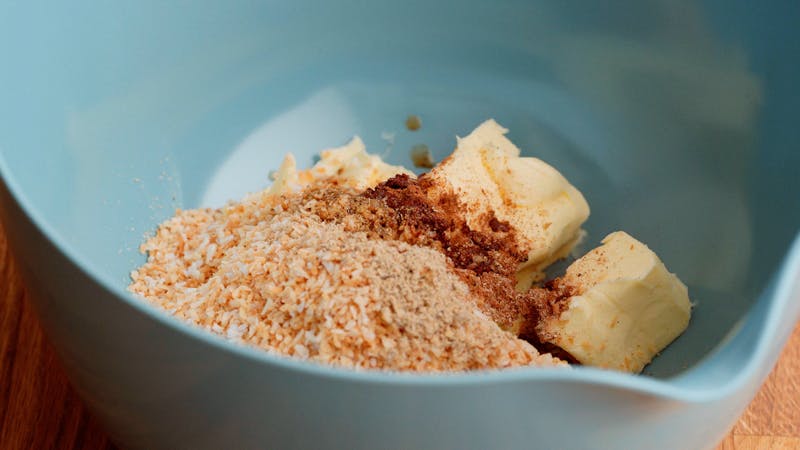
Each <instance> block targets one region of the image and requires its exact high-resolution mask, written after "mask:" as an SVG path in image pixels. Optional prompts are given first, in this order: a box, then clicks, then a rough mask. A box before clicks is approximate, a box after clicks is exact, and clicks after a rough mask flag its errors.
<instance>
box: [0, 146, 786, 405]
mask: <svg viewBox="0 0 800 450" xmlns="http://www.w3.org/2000/svg"><path fill="white" fill-rule="evenodd" d="M7 151H8V150H7V149H6V150H4V149H1V148H0V182H2V183H3V184H4V185H5V186H6V188H7V189H8V192H9V193H10V195H11V198H12V200H13V201H14V202H15V203H16V205H17V207H19V208H20V210H21V211H22V212H23V215H24V216H25V218H26V219H27V220H28V221H29V222H30V225H32V226H33V227H34V228H35V229H36V230H37V231H38V232H39V233H41V235H42V237H43V238H44V239H45V240H46V241H47V242H49V243H50V244H51V245H52V246H53V247H55V249H56V250H57V251H59V252H60V253H61V254H62V255H63V256H64V257H65V258H66V259H67V260H69V261H71V262H72V263H73V264H75V266H76V267H77V268H78V270H80V271H81V272H82V273H83V274H84V275H85V276H86V277H87V278H88V279H89V280H91V281H92V282H94V283H95V284H96V285H97V286H98V287H100V288H102V289H103V290H104V291H106V293H107V294H109V295H110V296H113V297H115V298H116V299H117V300H119V301H122V302H124V303H125V304H127V305H128V306H130V307H132V308H134V309H135V310H137V311H138V312H139V313H141V314H143V315H144V316H146V317H147V318H149V319H152V320H154V321H156V322H157V323H159V324H160V325H162V326H166V327H169V328H171V329H173V330H175V331H177V332H179V333H182V334H183V335H184V336H185V337H188V338H190V339H193V340H196V341H199V342H200V343H203V344H205V345H209V346H212V347H214V348H216V349H218V350H221V351H224V352H228V353H231V354H234V355H236V356H238V357H242V358H245V359H247V360H248V361H250V362H252V363H256V364H259V365H264V366H277V367H278V368H282V369H286V370H290V371H296V372H299V373H302V374H304V375H309V376H317V377H325V378H333V379H337V380H340V381H346V382H354V383H364V384H373V385H397V386H431V387H433V386H448V387H453V386H476V385H491V384H500V383H504V384H505V383H521V382H534V381H539V382H558V383H579V384H586V385H594V386H600V387H607V388H616V389H619V390H624V391H631V392H635V393H640V394H645V395H650V396H653V397H659V398H663V399H668V400H676V401H682V402H687V403H705V402H712V401H716V400H720V399H722V398H725V397H727V396H730V395H732V394H734V393H736V392H737V391H739V390H740V389H742V388H744V387H746V384H748V383H749V381H750V380H751V379H753V378H755V377H758V376H759V375H760V374H761V370H762V369H763V366H764V365H765V364H769V366H770V368H771V367H772V364H773V363H774V361H772V362H770V361H769V355H770V348H771V347H773V346H774V345H775V341H776V339H781V342H778V343H777V344H778V345H780V346H781V347H782V345H783V344H784V343H785V339H786V338H788V336H783V337H781V336H778V335H777V333H778V331H777V329H779V328H780V327H779V324H780V323H781V322H783V321H784V320H785V317H783V311H784V310H785V309H786V308H787V306H788V305H789V304H790V302H791V301H792V297H793V295H797V296H798V299H797V300H798V301H800V232H798V233H797V234H796V235H795V237H794V239H793V243H792V244H791V246H790V248H789V250H788V252H787V253H786V255H785V257H784V260H783V262H782V263H781V265H780V266H779V267H778V270H777V274H776V277H777V278H776V280H777V283H776V285H775V291H774V293H773V294H772V296H771V298H769V299H766V300H760V301H768V302H769V305H768V309H767V311H766V317H765V319H764V321H763V325H762V326H761V329H760V331H759V332H758V335H757V337H756V342H755V346H754V347H755V350H754V351H753V352H752V353H751V354H750V355H749V357H748V359H747V360H746V362H745V363H744V364H742V368H741V370H739V371H738V373H737V374H736V375H734V376H733V377H731V378H730V379H729V380H728V381H727V382H725V383H722V384H720V385H717V386H714V387H712V388H700V387H690V386H679V385H676V384H674V383H672V382H670V380H674V379H676V378H679V377H681V376H684V375H686V374H687V373H689V372H691V371H692V370H693V369H695V368H697V367H698V366H700V365H702V364H703V363H704V362H705V361H707V360H708V359H710V358H712V357H713V356H714V355H715V354H717V353H718V352H719V351H721V350H722V349H723V348H725V347H726V345H727V344H728V343H729V342H730V341H731V340H732V338H733V337H735V336H736V335H737V334H738V332H739V330H741V326H739V327H735V329H734V330H732V331H731V332H729V333H728V336H727V337H726V338H724V339H723V340H722V341H721V342H720V343H718V344H717V345H716V347H715V348H714V349H713V350H712V351H711V352H709V354H707V355H706V356H704V357H703V358H702V359H701V360H700V361H698V362H696V363H695V364H694V365H692V366H690V367H688V368H687V369H686V370H684V371H682V372H680V373H679V374H677V375H675V376H672V377H670V378H666V379H656V378H652V377H648V376H644V375H638V374H637V375H634V374H628V373H623V372H617V371H612V370H603V369H598V368H594V367H585V366H581V367H573V368H571V369H564V368H540V367H521V368H512V369H502V370H479V371H472V372H459V373H401V372H389V371H368V370H352V369H347V368H342V367H334V366H328V365H323V364H319V363H313V362H308V361H302V360H297V359H293V358H287V357H285V356H281V355H277V354H273V353H270V352H267V351H264V350H260V349H256V348H253V347H248V346H245V345H242V344H237V343H234V342H231V341H229V340H227V339H225V338H223V337H222V336H217V335H215V334H213V333H211V332H209V331H206V330H204V329H201V328H200V327H196V326H193V325H190V324H188V323H185V322H184V321H182V320H180V319H178V318H176V317H174V316H172V315H170V314H168V313H167V312H166V311H162V310H160V309H158V308H157V307H155V306H153V305H151V304H150V303H148V302H146V301H144V300H143V299H141V298H139V297H137V296H136V295H134V294H133V293H131V292H129V291H128V290H126V289H121V288H120V287H119V286H118V285H117V284H116V283H114V282H113V281H112V280H111V279H110V277H109V276H107V275H105V274H104V273H103V272H102V271H100V270H98V267H97V265H96V264H95V263H94V262H92V261H91V260H89V258H87V257H86V256H85V255H84V254H83V253H82V252H81V251H80V250H79V249H78V248H76V246H74V245H72V244H70V243H69V242H68V241H67V240H66V239H65V238H64V236H63V235H62V234H61V233H60V232H59V230H58V229H57V228H56V227H55V226H53V224H51V223H49V222H48V221H47V220H45V218H44V215H43V214H42V213H41V211H40V210H39V208H38V207H37V206H36V205H35V204H34V203H33V202H32V201H30V199H29V198H28V197H27V196H26V194H25V192H24V190H23V189H22V187H21V185H20V183H19V182H18V181H17V180H16V179H15V177H14V175H13V173H12V171H11V168H10V166H9V164H8V162H7V161H6V158H5V156H4V154H5V152H7ZM796 319H797V318H793V319H792V320H793V321H794V320H796ZM764 376H765V374H764Z"/></svg>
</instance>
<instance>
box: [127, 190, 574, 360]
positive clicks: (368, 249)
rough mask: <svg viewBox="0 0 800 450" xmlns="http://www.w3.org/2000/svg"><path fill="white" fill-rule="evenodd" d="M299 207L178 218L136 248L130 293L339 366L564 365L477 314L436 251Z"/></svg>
mask: <svg viewBox="0 0 800 450" xmlns="http://www.w3.org/2000/svg"><path fill="white" fill-rule="evenodd" d="M301 201H302V196H299V195H290V196H283V197H281V198H279V199H277V200H273V199H271V197H269V196H267V195H266V194H264V195H254V196H251V197H248V198H246V199H245V200H243V201H242V202H238V203H230V204H229V205H227V206H225V207H223V208H220V209H199V210H189V211H178V213H177V214H176V216H175V217H174V218H172V219H170V220H168V221H166V222H165V223H163V224H162V225H161V226H160V227H159V229H158V231H157V233H156V235H155V236H153V237H152V238H150V239H149V240H148V241H147V242H145V243H144V244H143V245H142V251H145V252H147V254H148V260H147V262H146V263H145V264H144V265H143V266H142V267H140V268H139V269H137V270H136V271H134V272H133V273H132V280H133V281H132V283H131V285H130V290H131V291H132V292H134V293H136V294H139V295H141V296H142V297H144V298H145V299H147V300H148V301H150V302H152V303H153V304H155V305H157V306H159V307H161V308H163V309H165V310H166V311H168V312H169V313H171V314H173V315H175V316H177V317H179V318H181V319H184V320H186V321H188V322H190V323H193V324H195V325H198V326H201V327H203V328H206V329H208V330H210V331H212V332H214V333H217V334H219V335H222V336H224V337H226V338H228V339H231V340H234V341H238V342H241V343H244V344H248V345H253V346H256V347H259V348H262V349H264V350H267V351H270V352H275V353H278V354H281V355H286V356H292V357H296V358H301V359H308V360H312V361H317V362H321V363H327V364H333V365H338V366H344V367H351V368H364V369H384V370H402V371H461V370H472V369H490V368H503V367H512V366H523V365H555V364H562V362H561V361H559V360H558V359H556V358H553V357H552V356H550V355H540V354H539V352H538V351H537V350H536V349H535V348H534V347H533V346H532V345H531V344H529V343H528V342H526V341H524V340H522V339H519V338H517V337H515V336H514V335H512V334H511V333H509V332H506V331H503V330H501V329H500V327H499V326H498V325H497V324H495V323H494V322H493V321H492V320H491V319H489V318H488V317H487V316H486V315H484V314H483V313H482V312H481V311H480V310H479V309H478V307H477V306H476V301H475V299H474V298H472V297H471V295H472V294H471V292H470V290H469V288H468V287H467V285H466V284H465V283H464V282H463V281H462V280H461V279H460V278H459V277H458V275H456V273H455V272H454V270H453V267H452V264H451V262H450V261H449V260H448V258H447V257H446V256H445V255H444V254H442V253H441V252H439V251H437V250H435V249H432V248H429V247H421V246H416V245H410V244H408V243H405V242H401V241H394V240H381V239H374V238H370V237H369V236H368V235H367V234H366V233H363V232H353V231H347V230H346V229H345V228H344V227H343V225H342V224H339V223H335V222H325V221H323V220H321V219H320V217H319V216H318V215H316V214H314V213H312V212H309V211H307V210H304V209H303V208H302V207H298V203H299V202H301Z"/></svg>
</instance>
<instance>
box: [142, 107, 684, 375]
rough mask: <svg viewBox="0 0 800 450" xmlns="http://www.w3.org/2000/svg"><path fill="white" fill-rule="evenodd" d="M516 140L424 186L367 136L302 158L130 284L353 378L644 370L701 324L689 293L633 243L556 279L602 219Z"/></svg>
mask: <svg viewBox="0 0 800 450" xmlns="http://www.w3.org/2000/svg"><path fill="white" fill-rule="evenodd" d="M504 134H505V130H504V129H502V128H501V127H500V126H499V125H497V124H496V123H495V122H494V121H491V120H490V121H487V122H485V123H484V124H482V125H481V126H480V127H478V128H477V129H476V130H475V131H474V132H473V133H472V134H470V135H469V136H467V137H466V138H463V139H460V140H459V142H458V147H457V148H456V150H455V151H454V152H453V154H452V155H451V156H449V157H448V158H446V159H445V160H443V161H442V162H441V163H439V164H438V165H437V166H435V167H434V168H433V169H432V170H431V171H430V172H429V173H427V174H424V175H422V176H421V177H419V178H417V177H415V176H414V174H413V173H411V172H409V171H408V170H406V169H404V168H402V167H400V166H392V165H389V164H386V163H385V162H383V161H382V160H381V159H380V158H379V157H377V156H375V155H370V154H368V153H366V150H365V148H364V145H363V143H362V142H361V141H360V139H358V138H355V139H353V141H351V142H350V143H349V144H348V145H346V146H344V147H340V148H334V149H329V150H325V151H323V152H322V153H321V154H320V161H319V162H318V163H317V164H315V165H314V166H313V167H311V168H310V169H307V170H300V171H298V170H297V168H296V164H295V161H294V158H293V157H292V156H291V155H287V157H286V158H285V160H284V162H283V164H282V165H281V167H280V168H279V170H278V171H277V172H276V173H275V176H274V181H273V183H272V185H271V186H270V187H269V188H267V189H265V190H264V191H261V192H257V193H253V194H250V195H248V196H246V197H245V198H243V199H242V200H240V201H232V202H229V203H228V204H227V205H225V206H224V207H222V208H218V209H210V208H206V209H195V210H185V211H181V210H179V211H177V212H176V215H175V217H173V218H171V219H169V220H167V221H166V222H164V223H162V224H161V225H160V226H159V227H158V229H157V231H156V233H155V234H154V236H152V237H151V238H149V239H148V240H147V241H146V242H145V243H143V244H142V247H141V250H142V251H143V252H144V253H146V254H147V262H146V263H145V264H144V265H142V266H141V267H139V268H138V269H136V270H134V271H133V272H132V274H131V279H132V282H131V284H130V286H129V289H130V290H131V291H132V292H134V293H135V294H137V295H138V296H140V297H142V298H143V299H144V300H146V301H148V302H150V303H152V304H154V305H156V306H157V307H159V308H161V309H163V310H165V311H167V312H168V313H170V314H172V315H174V316H176V317H178V318H180V319H182V320H185V321H187V322H189V323H191V324H193V325H195V326H198V327H201V328H204V329H206V330H208V331H210V332H212V333H215V334H218V335H220V336H222V337H224V338H226V339H229V340H231V341H234V342H238V343H240V344H243V345H249V346H254V347H257V348H260V349H263V350H265V351H267V352H271V353H274V354H276V355H281V356H285V357H291V358H297V359H302V360H309V361H313V362H317V363H322V364H329V365H334V366H339V367H346V368H352V369H372V370H387V371H413V372H443V371H467V370H480V369H500V368H508V367H519V366H559V367H561V366H566V365H567V361H569V362H572V363H580V364H591V365H596V366H600V367H607V368H612V369H617V370H625V371H629V372H638V371H640V370H641V369H642V368H643V367H644V366H645V365H646V364H647V363H648V362H649V361H650V360H651V359H652V357H654V356H655V354H656V353H658V352H659V351H661V350H662V349H663V348H664V347H666V346H667V345H668V344H669V343H670V342H671V341H672V340H673V339H674V338H675V337H677V335H679V334H680V333H681V332H682V331H683V330H684V329H685V328H686V325H687V324H688V319H689V312H690V306H689V305H690V303H689V300H688V295H687V293H686V288H685V286H684V285H683V284H682V283H680V281H679V280H678V279H677V277H675V276H674V275H673V274H671V273H669V272H668V271H667V270H666V268H665V267H664V265H663V264H662V263H661V261H660V260H659V259H658V258H657V256H655V254H654V253H653V252H652V251H650V250H649V249H648V248H647V247H646V246H644V244H641V243H640V242H638V241H636V240H635V239H633V238H632V237H630V236H629V235H627V234H625V233H623V232H616V233H612V234H611V235H609V236H608V237H607V238H606V239H605V240H604V241H603V246H601V247H598V248H597V249H595V250H592V251H591V252H589V253H588V254H587V255H585V256H584V257H582V258H580V259H578V260H577V261H575V262H574V263H573V264H572V265H571V266H570V267H569V269H568V270H567V273H566V274H565V275H564V276H563V277H560V278H556V279H553V280H549V281H547V282H544V283H542V281H543V280H544V278H545V277H544V270H545V269H546V268H547V267H548V266H549V265H550V264H552V263H553V262H554V261H556V260H558V259H561V258H564V257H565V256H567V255H568V254H569V253H570V252H571V251H572V250H573V249H574V248H575V245H576V244H577V243H578V242H580V240H581V239H582V238H583V235H584V234H585V233H584V232H583V231H582V230H581V224H582V223H583V222H584V221H585V220H586V218H587V217H588V215H589V208H588V205H587V204H586V201H585V200H584V198H583V196H582V195H581V194H580V192H579V191H578V190H577V189H576V188H574V187H573V186H572V185H571V184H569V182H567V180H566V179H565V178H564V177H563V176H562V175H561V174H560V173H558V172H557V171H556V170H555V169H553V168H552V167H551V166H549V165H547V164H546V163H544V162H542V161H540V160H538V159H535V158H525V157H520V156H519V150H518V149H517V148H516V147H514V146H513V144H511V143H510V141H508V140H507V139H506V138H505V137H504V136H503V135H504ZM609 300H611V301H609Z"/></svg>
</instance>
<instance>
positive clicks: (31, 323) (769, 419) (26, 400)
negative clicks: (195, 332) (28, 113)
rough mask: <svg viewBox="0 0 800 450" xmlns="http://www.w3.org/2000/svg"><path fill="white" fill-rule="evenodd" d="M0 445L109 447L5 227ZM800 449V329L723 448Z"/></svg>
mask: <svg viewBox="0 0 800 450" xmlns="http://www.w3.org/2000/svg"><path fill="white" fill-rule="evenodd" d="M0 364H1V365H0V449H3V450H6V449H8V450H16V449H108V448H114V445H113V443H111V441H110V440H109V439H108V437H107V436H106V434H105V433H104V432H103V428H102V426H101V425H100V424H99V423H98V422H97V421H96V420H95V419H94V418H93V417H92V416H91V414H89V413H88V412H87V411H86V409H85V408H84V407H83V405H82V404H81V401H80V399H79V398H78V397H77V395H76V394H75V392H74V391H73V390H72V388H71V387H70V385H69V382H68V381H67V379H66V377H65V376H64V374H63V372H62V370H61V368H60V367H59V363H58V360H57V359H56V357H55V355H54V353H53V350H52V348H51V347H50V344H49V343H48V342H47V341H46V340H45V338H44V336H43V334H42V331H41V328H40V327H39V323H38V321H37V319H36V316H35V315H34V313H33V311H32V309H31V307H30V304H29V302H28V300H27V298H26V295H25V288H24V286H23V285H22V283H21V281H20V279H19V277H18V276H17V275H16V272H15V268H14V262H13V260H12V259H11V256H10V255H9V254H8V251H7V248H6V242H5V236H4V234H3V230H2V229H1V228H0ZM773 449H774V450H778V449H780V450H784V449H786V450H789V449H800V326H798V327H797V328H795V330H794V334H793V335H792V338H791V340H790V342H789V344H788V345H787V347H786V349H785V350H784V352H783V355H782V356H781V359H780V361H779V362H778V365H777V366H776V367H775V370H774V371H773V372H772V374H771V375H770V377H769V379H768V380H767V382H766V384H765V385H764V387H763V388H762V389H761V391H760V392H759V393H758V395H757V396H756V398H755V399H754V400H753V402H752V403H751V404H750V406H749V407H748V408H747V411H745V413H744V415H743V416H742V417H741V419H740V420H739V422H738V423H737V424H736V426H734V428H733V430H731V432H730V433H729V434H728V436H727V437H726V438H725V439H724V440H723V441H722V442H721V443H720V445H719V447H718V449H717V450H773Z"/></svg>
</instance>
